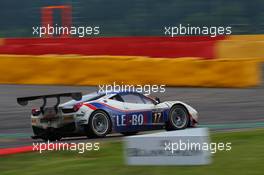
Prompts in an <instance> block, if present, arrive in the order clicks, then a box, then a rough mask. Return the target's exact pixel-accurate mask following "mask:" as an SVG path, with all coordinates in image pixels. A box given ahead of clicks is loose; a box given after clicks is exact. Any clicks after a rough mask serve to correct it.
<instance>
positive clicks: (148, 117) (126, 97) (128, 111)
mask: <svg viewBox="0 0 264 175" xmlns="http://www.w3.org/2000/svg"><path fill="white" fill-rule="evenodd" d="M61 97H71V98H72V100H70V101H68V102H66V103H63V104H60V98H61ZM48 98H56V99H57V103H56V104H55V105H54V106H53V107H47V105H46V103H47V99H48ZM37 99H43V105H42V106H41V107H40V108H38V109H32V112H31V125H32V129H33V133H34V136H32V138H33V139H43V140H46V141H47V140H50V141H55V140H60V139H61V138H62V137H73V136H88V137H91V138H94V137H105V136H106V135H107V134H109V133H122V134H123V135H133V134H136V133H138V132H140V131H147V130H155V129H164V128H165V129H166V130H168V131H170V130H179V129H185V128H187V127H193V126H195V125H196V124H197V122H198V113H197V111H196V110H195V109H194V108H192V107H191V106H190V105H188V104H186V103H183V102H181V101H165V102H160V100H159V99H158V98H157V97H156V98H152V97H150V96H147V95H144V94H142V93H138V92H108V93H104V92H103V93H102V92H94V93H90V94H87V95H82V93H80V92H77V93H64V94H53V95H41V96H33V97H22V98H18V99H17V102H18V103H19V104H20V105H27V104H28V101H32V100H37Z"/></svg>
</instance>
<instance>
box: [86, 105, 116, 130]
mask: <svg viewBox="0 0 264 175" xmlns="http://www.w3.org/2000/svg"><path fill="white" fill-rule="evenodd" d="M100 111H102V112H104V113H105V114H106V115H107V117H108V118H109V120H110V125H111V127H110V128H111V130H110V132H112V130H113V121H112V118H111V116H110V114H109V112H107V111H106V110H104V109H96V110H94V111H93V112H91V114H90V115H89V118H88V123H87V125H89V122H90V118H91V116H92V115H93V114H94V113H96V112H100Z"/></svg>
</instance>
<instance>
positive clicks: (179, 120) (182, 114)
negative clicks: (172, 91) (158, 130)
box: [166, 105, 190, 131]
mask: <svg viewBox="0 0 264 175" xmlns="http://www.w3.org/2000/svg"><path fill="white" fill-rule="evenodd" d="M189 122H190V117H189V113H188V111H187V110H186V108H185V107H184V106H183V105H174V106H173V107H172V108H171V109H170V113H169V121H168V122H167V125H166V130H168V131H171V130H179V129H185V128H187V127H188V124H189Z"/></svg>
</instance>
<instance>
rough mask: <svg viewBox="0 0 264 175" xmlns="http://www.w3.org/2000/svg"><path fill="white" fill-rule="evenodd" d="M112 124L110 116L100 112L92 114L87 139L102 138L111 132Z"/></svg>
mask: <svg viewBox="0 0 264 175" xmlns="http://www.w3.org/2000/svg"><path fill="white" fill-rule="evenodd" d="M111 128H112V123H111V120H110V117H109V115H108V114H107V113H106V112H104V111H102V110H98V111H95V112H93V113H92V115H91V116H90V118H89V123H88V128H87V137H89V138H102V137H105V136H106V135H107V134H109V133H110V132H111Z"/></svg>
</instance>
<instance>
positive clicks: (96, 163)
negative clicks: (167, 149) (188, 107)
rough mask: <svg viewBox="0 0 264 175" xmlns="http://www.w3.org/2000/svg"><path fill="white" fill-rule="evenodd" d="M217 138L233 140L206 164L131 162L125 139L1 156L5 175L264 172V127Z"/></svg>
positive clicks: (0, 168) (0, 171)
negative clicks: (87, 148)
mask: <svg viewBox="0 0 264 175" xmlns="http://www.w3.org/2000/svg"><path fill="white" fill-rule="evenodd" d="M211 136H212V141H214V142H232V150H231V151H229V152H223V151H222V152H217V153H216V154H214V155H213V162H212V164H210V165H204V166H127V165H125V164H124V158H123V152H122V151H123V150H122V144H121V142H111V143H104V144H102V145H101V147H100V151H99V152H95V151H92V152H86V153H85V154H78V153H76V152H62V151H60V152H59V151H57V152H55V151H54V152H45V153H42V154H39V153H26V154H18V155H12V156H5V157H0V174H1V175H16V174H18V175H24V174H40V175H42V174H43V175H47V174H63V175H68V174H74V175H79V174H85V175H89V174H93V175H101V174H102V175H111V174H113V175H118V174H120V175H143V174H151V175H163V174H164V175H168V174H191V175H194V174H195V175H197V174H201V175H206V174H213V175H217V174H219V175H223V174H226V175H228V174H232V175H236V174H237V175H243V174H250V175H254V174H263V172H264V166H263V165H264V149H263V148H264V130H263V129H259V130H252V131H241V132H230V133H215V134H212V135H211Z"/></svg>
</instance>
